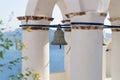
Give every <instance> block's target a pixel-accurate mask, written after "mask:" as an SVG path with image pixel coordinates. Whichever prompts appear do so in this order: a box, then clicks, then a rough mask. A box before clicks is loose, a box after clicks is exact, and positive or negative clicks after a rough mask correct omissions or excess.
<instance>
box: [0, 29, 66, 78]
mask: <svg viewBox="0 0 120 80" xmlns="http://www.w3.org/2000/svg"><path fill="white" fill-rule="evenodd" d="M49 33H50V39H49V40H50V42H51V41H52V40H53V36H54V31H52V30H50V31H49ZM14 34H15V35H14ZM13 35H14V36H13ZM3 37H4V38H9V39H10V40H12V41H13V44H15V43H14V42H15V41H14V40H15V39H19V40H22V30H21V29H20V28H18V29H16V30H15V31H9V32H5V33H4V36H3ZM21 57H22V55H21V51H20V50H16V49H15V46H13V47H11V48H10V50H7V51H6V52H5V53H4V59H0V64H6V65H5V66H4V67H1V66H0V70H3V72H0V80H10V78H9V77H10V76H13V75H16V74H19V73H21V70H22V69H21V68H22V62H21V61H20V62H18V63H16V64H15V65H10V64H9V62H10V61H13V60H15V59H16V58H21ZM11 66H12V68H11ZM62 71H64V47H62V49H59V46H54V45H50V72H51V73H53V72H62ZM15 80H17V79H15Z"/></svg>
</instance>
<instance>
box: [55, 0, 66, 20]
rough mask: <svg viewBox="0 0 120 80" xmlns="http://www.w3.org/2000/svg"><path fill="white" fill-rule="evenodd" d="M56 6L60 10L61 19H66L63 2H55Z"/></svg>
mask: <svg viewBox="0 0 120 80" xmlns="http://www.w3.org/2000/svg"><path fill="white" fill-rule="evenodd" d="M57 5H58V7H59V8H60V10H61V13H62V16H63V19H66V16H65V14H66V13H67V5H66V3H65V1H64V0H59V1H57Z"/></svg>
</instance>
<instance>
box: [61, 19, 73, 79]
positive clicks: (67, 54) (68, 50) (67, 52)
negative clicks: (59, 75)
mask: <svg viewBox="0 0 120 80" xmlns="http://www.w3.org/2000/svg"><path fill="white" fill-rule="evenodd" d="M62 23H63V24H70V20H69V19H66V20H62ZM67 27H69V28H65V40H66V42H67V43H68V44H67V45H65V46H64V56H65V57H64V67H65V75H66V79H65V80H70V56H71V27H70V26H67Z"/></svg>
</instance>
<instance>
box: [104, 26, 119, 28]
mask: <svg viewBox="0 0 120 80" xmlns="http://www.w3.org/2000/svg"><path fill="white" fill-rule="evenodd" d="M104 26H105V27H104V28H120V26H113V25H104Z"/></svg>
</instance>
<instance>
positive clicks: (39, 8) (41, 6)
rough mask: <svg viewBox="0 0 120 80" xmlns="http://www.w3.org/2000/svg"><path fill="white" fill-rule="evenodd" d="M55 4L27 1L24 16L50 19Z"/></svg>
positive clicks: (51, 0)
mask: <svg viewBox="0 0 120 80" xmlns="http://www.w3.org/2000/svg"><path fill="white" fill-rule="evenodd" d="M55 3H56V0H29V2H28V5H27V8H26V15H32V16H33V15H34V16H41V15H44V16H47V17H51V16H52V10H53V8H54V5H55Z"/></svg>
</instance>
